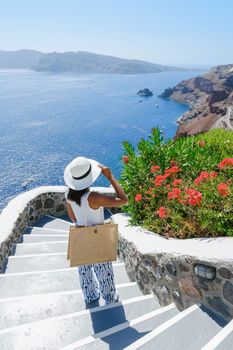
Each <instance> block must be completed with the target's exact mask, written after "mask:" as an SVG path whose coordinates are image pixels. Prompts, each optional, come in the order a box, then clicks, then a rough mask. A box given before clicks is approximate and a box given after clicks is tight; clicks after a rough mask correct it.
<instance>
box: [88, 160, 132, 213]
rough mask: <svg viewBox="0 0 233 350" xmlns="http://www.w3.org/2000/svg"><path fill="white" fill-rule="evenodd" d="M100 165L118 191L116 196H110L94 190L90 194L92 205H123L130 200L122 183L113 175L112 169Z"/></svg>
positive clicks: (94, 206) (96, 206)
mask: <svg viewBox="0 0 233 350" xmlns="http://www.w3.org/2000/svg"><path fill="white" fill-rule="evenodd" d="M99 167H100V168H101V171H102V174H103V175H104V176H105V177H106V178H107V179H108V180H109V182H110V183H111V185H112V186H113V188H114V190H115V191H116V197H114V198H113V197H109V196H106V195H104V194H101V193H97V192H93V193H91V195H90V196H89V198H90V203H89V204H90V205H91V206H92V207H93V208H98V207H109V208H110V207H121V206H122V205H124V204H126V203H127V202H128V198H127V196H126V194H125V192H124V190H123V188H122V187H121V186H120V184H119V183H118V182H117V180H116V179H115V177H114V176H113V174H112V172H111V170H110V169H109V168H108V167H106V166H104V165H101V164H99Z"/></svg>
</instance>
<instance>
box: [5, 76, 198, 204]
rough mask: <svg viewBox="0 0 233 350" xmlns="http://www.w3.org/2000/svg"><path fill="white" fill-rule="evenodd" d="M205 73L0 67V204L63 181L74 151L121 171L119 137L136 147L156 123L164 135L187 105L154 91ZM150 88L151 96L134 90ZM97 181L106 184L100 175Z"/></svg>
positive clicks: (172, 129)
mask: <svg viewBox="0 0 233 350" xmlns="http://www.w3.org/2000/svg"><path fill="white" fill-rule="evenodd" d="M200 74H203V72H200V71H179V72H178V71H177V72H163V73H156V74H135V75H121V74H73V73H72V74H68V73H66V74H53V73H47V72H46V73H38V72H33V71H30V70H0V169H1V170H0V171H1V176H0V211H1V210H2V208H4V207H5V206H6V204H7V203H8V202H9V200H11V199H12V198H13V197H15V196H16V195H18V194H19V193H21V192H24V191H26V190H30V189H32V188H35V187H38V186H44V185H63V184H64V180H63V172H64V168H65V167H66V165H67V164H68V163H69V162H70V161H71V160H72V159H73V158H75V157H77V156H84V157H88V158H93V159H96V160H97V161H99V162H100V163H102V164H105V165H107V166H109V167H110V168H111V169H112V171H113V174H114V175H115V177H116V178H119V177H120V174H121V171H122V161H121V158H122V155H123V148H122V142H123V141H124V140H128V141H129V142H131V143H132V144H133V145H134V146H135V147H136V145H137V142H138V141H139V140H140V139H141V138H147V137H148V134H150V132H151V128H152V127H156V126H158V127H159V129H160V130H161V131H162V132H163V133H164V137H165V138H166V139H169V138H172V137H173V136H174V135H175V132H176V128H177V123H176V122H177V119H178V118H179V117H180V116H181V115H182V114H183V113H185V112H186V111H187V110H188V108H189V107H188V106H187V105H184V104H179V103H175V102H172V101H169V100H164V99H161V98H159V97H158V95H159V94H160V93H161V92H162V91H163V90H164V89H165V88H167V87H170V86H174V85H176V84H177V83H179V82H180V81H182V80H184V79H188V78H191V77H193V76H197V75H200ZM144 88H149V89H150V90H151V91H152V92H153V96H152V97H147V98H143V97H139V96H138V95H137V92H138V91H139V90H140V89H144ZM95 185H96V186H108V183H107V181H106V179H104V178H103V177H100V178H99V179H98V180H97V182H96V184H95Z"/></svg>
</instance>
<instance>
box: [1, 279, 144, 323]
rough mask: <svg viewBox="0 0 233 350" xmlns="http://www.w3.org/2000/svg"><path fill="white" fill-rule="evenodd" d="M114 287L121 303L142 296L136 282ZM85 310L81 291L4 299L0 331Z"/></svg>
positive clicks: (98, 303) (97, 303)
mask: <svg viewBox="0 0 233 350" xmlns="http://www.w3.org/2000/svg"><path fill="white" fill-rule="evenodd" d="M116 287H117V290H118V293H119V297H120V300H121V301H122V300H125V299H130V298H135V297H139V296H141V295H142V294H141V292H140V290H139V288H138V286H137V284H136V282H133V283H125V284H121V285H117V286H116ZM103 304H104V301H103V300H102V299H100V301H99V302H96V303H93V304H91V305H90V307H96V306H98V305H103ZM85 308H86V304H85V302H84V299H83V295H82V291H81V290H77V291H73V290H71V291H66V292H60V293H59V292H58V293H50V294H41V295H33V296H23V297H15V298H6V299H5V300H0V309H1V318H0V329H4V328H9V327H13V326H16V325H21V324H24V323H28V322H34V321H39V320H43V319H47V318H50V317H55V316H60V315H65V314H68V313H72V312H77V311H81V310H84V309H85Z"/></svg>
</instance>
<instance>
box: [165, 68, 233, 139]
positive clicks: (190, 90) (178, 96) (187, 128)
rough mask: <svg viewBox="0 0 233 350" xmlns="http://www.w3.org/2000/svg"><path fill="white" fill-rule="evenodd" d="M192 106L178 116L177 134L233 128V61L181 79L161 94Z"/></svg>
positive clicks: (185, 134)
mask: <svg viewBox="0 0 233 350" xmlns="http://www.w3.org/2000/svg"><path fill="white" fill-rule="evenodd" d="M160 97H163V98H169V99H172V100H174V101H176V102H179V103H187V104H189V105H190V107H191V109H190V111H188V112H187V113H185V114H184V115H183V116H182V117H181V118H180V119H179V120H178V125H179V126H178V129H177V132H176V137H179V136H189V135H193V134H199V133H202V132H205V131H208V130H210V129H214V128H224V129H229V130H233V64H228V65H220V66H216V67H213V68H212V69H211V70H210V71H209V72H207V73H205V74H204V75H202V76H197V77H195V78H191V79H188V80H184V81H182V82H180V83H179V84H178V85H176V86H174V87H173V88H171V87H170V88H167V89H165V90H164V92H163V93H162V94H161V95H160Z"/></svg>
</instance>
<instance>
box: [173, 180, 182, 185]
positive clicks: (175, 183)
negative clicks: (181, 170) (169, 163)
mask: <svg viewBox="0 0 233 350" xmlns="http://www.w3.org/2000/svg"><path fill="white" fill-rule="evenodd" d="M180 184H182V180H181V179H176V180H174V181H173V185H174V186H178V185H180Z"/></svg>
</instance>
